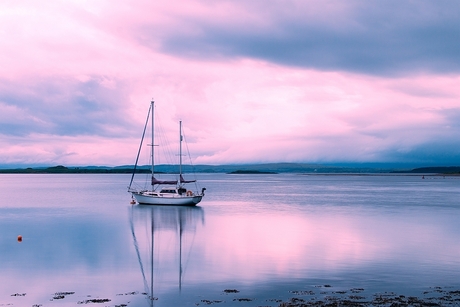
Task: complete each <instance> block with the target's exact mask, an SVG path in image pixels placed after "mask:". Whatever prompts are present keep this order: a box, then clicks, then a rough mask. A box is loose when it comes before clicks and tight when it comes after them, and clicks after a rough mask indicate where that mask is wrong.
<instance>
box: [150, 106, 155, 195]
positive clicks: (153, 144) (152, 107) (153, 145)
mask: <svg viewBox="0 0 460 307" xmlns="http://www.w3.org/2000/svg"><path fill="white" fill-rule="evenodd" d="M154 104H155V103H154V101H153V99H152V101H151V102H150V108H151V109H152V144H151V146H152V150H151V151H150V152H151V157H150V158H151V160H152V168H151V171H152V177H153V173H154V167H155V161H154V160H153V157H154V155H153V151H154V148H155V143H154V137H155V136H154V134H153V132H154V129H153V128H154V121H155V120H154V117H153V109H154ZM151 184H152V190H153V182H152V183H151Z"/></svg>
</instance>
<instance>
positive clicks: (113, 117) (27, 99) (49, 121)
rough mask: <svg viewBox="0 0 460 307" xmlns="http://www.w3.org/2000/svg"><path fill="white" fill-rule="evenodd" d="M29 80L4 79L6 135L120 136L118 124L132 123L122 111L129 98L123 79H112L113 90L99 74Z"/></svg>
mask: <svg viewBox="0 0 460 307" xmlns="http://www.w3.org/2000/svg"><path fill="white" fill-rule="evenodd" d="M26 81H29V82H28V83H27V84H21V85H20V84H17V83H14V82H11V81H7V80H3V82H2V85H1V86H0V110H1V112H0V114H1V115H0V132H1V133H2V134H4V135H12V136H28V135H30V134H31V133H39V134H49V135H57V136H64V135H65V136H78V135H99V136H106V137H117V136H118V137H120V132H121V131H120V129H119V128H118V127H119V126H125V127H129V125H130V124H129V121H128V120H127V118H124V117H123V113H122V106H123V104H124V103H126V101H127V95H126V93H123V90H120V88H123V84H122V82H117V81H116V80H113V81H114V82H115V83H117V84H116V87H117V89H114V88H111V87H108V86H107V85H106V84H105V82H106V81H107V80H104V79H102V78H97V77H96V78H91V79H88V80H85V81H78V80H75V79H70V78H66V79H64V78H51V77H49V78H46V79H44V80H26ZM116 93H118V94H119V95H116Z"/></svg>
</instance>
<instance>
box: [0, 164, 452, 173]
mask: <svg viewBox="0 0 460 307" xmlns="http://www.w3.org/2000/svg"><path fill="white" fill-rule="evenodd" d="M133 168H134V166H133V165H121V166H115V167H110V166H63V165H57V166H51V167H33V168H32V167H27V168H10V169H0V173H4V174H6V173H7V174H67V173H68V174H80V173H83V174H131V173H132V172H133ZM178 168H179V167H178V165H166V164H160V165H156V166H155V172H158V173H177V170H178ZM182 170H183V172H184V173H192V172H195V173H239V174H255V173H258V174H263V173H265V174H267V173H300V174H302V173H305V174H313V173H318V174H323V173H339V174H343V173H352V174H356V173H361V174H365V173H439V174H460V166H449V167H421V168H413V169H403V168H384V167H370V166H357V167H351V166H334V165H321V164H309V163H264V164H226V165H225V164H224V165H205V164H200V165H195V166H190V165H183V166H182ZM149 172H150V165H142V166H138V167H137V168H136V173H149Z"/></svg>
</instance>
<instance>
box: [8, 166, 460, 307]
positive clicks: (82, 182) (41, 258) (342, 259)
mask: <svg viewBox="0 0 460 307" xmlns="http://www.w3.org/2000/svg"><path fill="white" fill-rule="evenodd" d="M129 179H130V176H129V175H113V174H110V175H109V174H107V175H101V174H75V175H72V174H62V175H52V174H45V175H39V174H33V175H26V174H17V175H0V193H1V195H2V198H1V199H2V200H1V204H0V251H1V252H0V305H2V304H3V305H7V304H12V305H11V306H32V305H34V304H35V305H40V304H41V305H42V306H74V305H75V304H76V303H89V304H92V303H96V301H91V300H98V299H100V300H103V299H106V300H110V301H107V302H105V303H104V306H116V305H121V304H126V305H128V306H151V305H154V306H176V305H181V306H196V304H199V305H206V303H209V302H212V303H214V304H218V306H243V305H244V306H278V304H279V301H277V300H286V299H288V298H290V297H292V296H293V295H294V294H293V293H296V292H295V291H304V292H306V291H311V292H309V293H310V294H309V295H310V296H314V297H321V296H322V295H323V296H324V295H326V294H329V293H331V292H334V291H335V292H341V291H348V292H349V291H350V289H356V288H359V289H364V290H363V291H362V293H363V294H369V293H376V292H384V291H394V292H398V293H401V294H405V295H418V294H420V293H422V292H423V291H427V290H429V289H430V287H431V289H433V287H443V288H449V289H450V288H455V289H458V288H460V236H459V233H460V223H458V220H459V216H460V214H459V213H460V205H459V201H458V200H459V196H460V180H458V179H456V178H455V177H446V178H443V177H429V176H427V177H426V179H422V178H421V177H420V176H351V175H334V176H331V175H329V176H321V175H315V176H307V175H296V174H279V175H229V174H199V175H198V179H199V180H200V184H201V186H203V187H206V188H207V195H206V196H205V198H204V200H203V201H202V202H201V203H200V206H199V207H196V208H178V207H172V208H168V207H161V206H160V207H152V206H139V205H135V206H132V205H130V204H129V202H130V195H129V194H128V193H127V192H126V186H127V184H128V183H129ZM18 235H22V237H23V241H22V242H17V236H18ZM325 286H327V287H325ZM329 286H330V287H329ZM224 290H237V291H239V292H236V293H233V292H232V291H228V293H227V292H224ZM13 294H16V295H13ZM56 294H61V296H59V295H56ZM12 295H13V296H12ZM150 297H153V299H149V298H150Z"/></svg>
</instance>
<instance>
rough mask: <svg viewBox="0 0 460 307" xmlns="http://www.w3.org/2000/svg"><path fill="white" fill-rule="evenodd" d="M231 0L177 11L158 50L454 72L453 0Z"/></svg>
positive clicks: (308, 64) (329, 67)
mask: <svg viewBox="0 0 460 307" xmlns="http://www.w3.org/2000/svg"><path fill="white" fill-rule="evenodd" d="M232 3H233V4H231V3H230V2H227V1H219V2H217V4H215V5H213V6H210V7H208V12H207V14H197V15H194V16H186V17H184V18H183V23H182V24H180V26H177V27H175V28H172V29H168V35H167V36H165V37H164V38H162V39H161V47H160V48H161V50H162V51H163V52H166V53H172V54H175V55H177V56H184V57H191V58H195V59H200V60H209V59H210V58H211V59H221V58H253V59H260V60H264V61H269V62H273V63H277V64H281V65H288V66H294V67H305V68H311V69H319V70H323V71H337V70H339V71H348V72H354V73H363V74H370V75H378V76H394V75H407V74H417V73H420V72H435V73H458V72H459V70H460V64H459V63H460V61H459V54H460V52H459V51H460V46H459V45H458V44H457V43H456V41H458V39H459V38H460V30H459V29H460V21H459V20H458V18H457V15H456V13H455V12H457V11H458V9H459V4H458V3H456V2H453V1H446V2H442V3H439V2H436V3H433V2H428V1H422V2H417V3H414V2H400V1H386V2H382V3H368V2H365V1H348V2H347V4H346V5H344V4H340V3H337V2H334V1H326V2H324V1H308V2H302V1H287V2H285V1H284V2H283V3H282V4H281V3H275V4H274V3H271V4H268V5H267V3H266V2H265V1H250V2H247V1H245V2H242V1H237V2H232ZM336 4H337V7H338V9H337V8H336V9H331V8H332V6H333V5H336ZM224 10H226V11H229V13H228V14H224V13H223V11H224ZM222 16H223V18H221V17H222ZM236 16H237V17H236ZM184 28H185V29H187V30H185V31H184ZM150 31H151V32H152V33H155V32H154V31H153V30H152V28H150V29H148V28H147V30H145V31H144V35H143V36H144V37H148V36H149V33H148V32H150ZM155 42H157V40H156V39H155Z"/></svg>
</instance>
